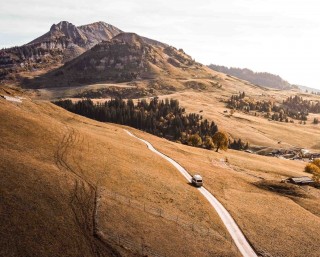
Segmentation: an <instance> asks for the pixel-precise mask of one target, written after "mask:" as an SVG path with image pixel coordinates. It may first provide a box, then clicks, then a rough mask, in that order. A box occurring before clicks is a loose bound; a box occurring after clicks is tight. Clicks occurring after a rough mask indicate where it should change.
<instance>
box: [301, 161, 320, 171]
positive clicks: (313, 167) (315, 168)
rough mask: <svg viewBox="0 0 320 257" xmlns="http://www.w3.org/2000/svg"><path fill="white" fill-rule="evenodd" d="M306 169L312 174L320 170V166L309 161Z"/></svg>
mask: <svg viewBox="0 0 320 257" xmlns="http://www.w3.org/2000/svg"><path fill="white" fill-rule="evenodd" d="M304 171H305V172H307V173H311V174H314V173H315V172H317V171H318V172H320V168H319V167H318V166H317V165H315V164H313V163H308V164H307V165H306V167H305V168H304Z"/></svg>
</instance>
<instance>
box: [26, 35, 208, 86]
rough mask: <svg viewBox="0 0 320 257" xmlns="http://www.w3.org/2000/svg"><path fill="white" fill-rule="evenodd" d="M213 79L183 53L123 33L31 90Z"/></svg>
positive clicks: (39, 80)
mask: <svg viewBox="0 0 320 257" xmlns="http://www.w3.org/2000/svg"><path fill="white" fill-rule="evenodd" d="M192 76H193V77H196V78H212V76H213V75H212V72H211V71H210V70H209V69H208V68H206V67H205V66H203V65H201V64H199V63H197V62H195V61H194V60H193V59H192V58H191V57H190V56H189V55H187V54H186V53H184V52H183V50H177V49H175V48H174V47H170V46H167V45H165V44H162V43H160V42H157V41H153V40H150V39H146V38H143V37H140V36H139V35H137V34H135V33H120V34H118V35H117V36H115V37H113V38H112V39H111V40H110V41H104V42H102V43H99V44H97V45H96V46H95V47H93V48H92V49H90V50H88V51H87V52H85V53H84V54H82V55H81V56H79V57H77V58H75V59H73V60H72V61H70V62H67V63H65V64H64V66H62V67H60V68H59V69H57V70H54V71H52V72H51V73H48V74H46V75H45V76H42V77H40V78H36V79H34V80H31V81H29V83H28V85H29V86H28V87H33V88H34V87H62V86H76V85H85V84H90V83H95V82H105V81H110V82H124V81H125V82H128V81H133V80H137V79H143V80H150V79H159V78H161V77H165V78H172V79H180V78H189V77H192Z"/></svg>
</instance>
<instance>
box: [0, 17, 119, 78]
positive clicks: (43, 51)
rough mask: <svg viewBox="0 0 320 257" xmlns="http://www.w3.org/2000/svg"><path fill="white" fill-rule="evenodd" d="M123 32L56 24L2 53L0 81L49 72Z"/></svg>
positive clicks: (102, 24) (104, 27) (106, 27)
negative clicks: (23, 73)
mask: <svg viewBox="0 0 320 257" xmlns="http://www.w3.org/2000/svg"><path fill="white" fill-rule="evenodd" d="M121 32H122V31H121V30H120V29H118V28H116V27H114V26H112V25H110V24H107V23H105V22H95V23H92V24H88V25H83V26H79V27H76V26H75V25H73V24H72V23H70V22H67V21H62V22H60V23H58V24H53V25H52V26H51V28H50V30H49V32H47V33H45V34H44V35H42V36H40V37H38V38H36V39H35V40H33V41H31V42H30V43H28V44H25V45H23V46H17V47H12V48H8V49H2V50H0V80H3V79H9V80H15V76H17V73H19V72H22V71H34V70H37V69H45V70H50V69H52V68H53V67H55V66H57V65H61V64H62V63H64V62H66V61H70V60H72V59H73V58H75V57H77V56H79V55H80V54H82V53H84V52H85V51H86V50H88V49H90V48H91V47H93V46H94V45H95V44H97V43H100V42H102V41H105V40H109V39H111V38H112V37H114V36H115V35H117V34H119V33H121Z"/></svg>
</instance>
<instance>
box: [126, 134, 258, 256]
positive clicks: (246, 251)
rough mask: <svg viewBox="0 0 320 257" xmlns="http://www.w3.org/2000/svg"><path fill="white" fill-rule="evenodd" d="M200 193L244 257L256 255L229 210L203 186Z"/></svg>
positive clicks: (187, 175) (163, 156)
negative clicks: (214, 211)
mask: <svg viewBox="0 0 320 257" xmlns="http://www.w3.org/2000/svg"><path fill="white" fill-rule="evenodd" d="M125 131H126V132H127V133H128V134H129V135H130V136H132V137H135V138H137V139H138V140H140V141H142V142H143V143H145V144H146V145H147V146H148V148H149V149H150V150H151V151H152V152H154V153H156V154H158V155H160V156H161V157H162V158H164V159H166V160H167V161H168V162H170V163H171V164H172V165H173V166H174V167H175V168H176V169H177V170H179V171H180V173H181V174H182V175H183V176H184V177H185V178H186V179H187V180H188V181H189V182H191V176H190V174H189V173H188V172H187V171H186V170H185V169H184V168H183V167H182V166H181V165H180V164H178V163H177V162H175V161H174V160H172V159H171V158H169V157H168V156H166V155H164V154H163V153H161V152H159V151H157V150H156V149H155V148H154V147H153V146H152V145H151V144H150V143H149V142H148V141H146V140H144V139H141V138H139V137H137V136H135V135H133V134H132V133H131V132H130V131H128V130H126V129H125ZM198 190H199V191H200V193H201V194H203V196H204V197H205V198H206V199H207V200H208V201H209V203H210V204H211V205H212V206H213V208H214V209H215V210H216V211H217V213H218V215H219V216H220V218H221V220H222V222H223V223H224V225H225V226H226V228H227V230H228V231H229V233H230V235H231V237H232V239H233V241H234V242H235V244H236V246H237V247H238V249H239V251H240V253H241V254H242V255H243V256H244V257H257V254H256V253H255V252H254V250H253V249H252V247H251V246H250V244H249V242H248V241H247V239H246V238H245V236H244V235H243V233H242V232H241V230H240V229H239V227H238V225H237V224H236V222H235V221H234V219H233V218H232V217H231V215H230V214H229V212H228V211H227V210H226V209H225V208H224V207H223V205H222V204H221V203H220V202H219V201H218V200H217V199H216V198H215V197H214V196H213V195H212V194H211V193H210V192H209V191H208V190H207V189H205V188H204V187H200V188H198Z"/></svg>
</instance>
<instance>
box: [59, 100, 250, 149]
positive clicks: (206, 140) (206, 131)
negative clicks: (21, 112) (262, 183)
mask: <svg viewBox="0 0 320 257" xmlns="http://www.w3.org/2000/svg"><path fill="white" fill-rule="evenodd" d="M53 103H54V104H56V105H58V106H61V107H62V108H64V109H66V110H68V111H71V112H73V113H76V114H79V115H82V116H85V117H88V118H91V119H95V120H98V121H101V122H112V123H117V124H122V125H128V126H131V127H134V128H136V129H140V130H143V131H146V132H148V133H151V134H153V135H156V136H159V137H164V138H167V139H169V140H172V141H176V142H180V143H182V144H188V145H191V146H196V147H203V148H207V149H213V148H214V147H216V149H217V151H218V150H219V149H227V148H228V145H229V139H228V136H227V135H226V133H224V132H220V131H218V126H217V125H216V124H215V122H213V121H211V122H210V121H208V120H207V119H203V117H202V116H201V115H199V114H196V113H186V111H185V109H184V108H182V107H180V105H179V101H178V100H174V99H170V100H169V99H165V100H159V99H158V98H157V97H154V98H152V99H151V100H150V101H149V102H147V100H145V99H142V100H138V101H137V103H136V104H135V103H134V102H133V100H132V99H128V100H126V101H125V100H122V99H120V98H116V99H111V100H108V101H106V102H104V103H96V104H94V103H93V101H92V100H90V99H83V100H80V101H78V102H75V103H73V102H72V101H71V100H59V101H55V102H53ZM231 146H234V147H235V149H238V150H241V149H243V147H244V145H243V143H242V142H241V140H240V141H237V142H236V141H235V142H234V144H231Z"/></svg>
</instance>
